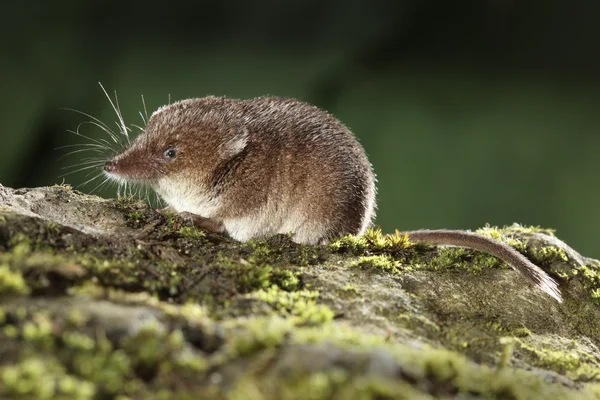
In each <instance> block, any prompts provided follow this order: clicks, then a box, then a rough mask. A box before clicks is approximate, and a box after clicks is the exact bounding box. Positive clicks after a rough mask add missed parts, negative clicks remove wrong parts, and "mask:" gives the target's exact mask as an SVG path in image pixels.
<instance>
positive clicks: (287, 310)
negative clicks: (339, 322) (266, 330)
mask: <svg viewBox="0 0 600 400" xmlns="http://www.w3.org/2000/svg"><path fill="white" fill-rule="evenodd" d="M250 297H252V298H255V299H258V300H261V301H263V302H265V303H267V304H269V305H270V306H272V307H273V308H274V309H275V310H277V311H278V313H279V314H280V315H282V316H284V317H287V318H291V320H293V321H294V323H296V324H322V323H325V322H329V321H331V320H332V319H333V316H334V314H333V311H331V310H330V309H329V308H328V307H327V306H325V305H322V304H317V303H316V299H317V298H318V297H319V293H318V292H315V291H310V290H298V291H295V292H285V291H283V290H281V289H280V288H279V287H277V286H271V287H270V288H268V289H266V290H264V289H261V290H257V291H255V292H253V293H251V294H250Z"/></svg>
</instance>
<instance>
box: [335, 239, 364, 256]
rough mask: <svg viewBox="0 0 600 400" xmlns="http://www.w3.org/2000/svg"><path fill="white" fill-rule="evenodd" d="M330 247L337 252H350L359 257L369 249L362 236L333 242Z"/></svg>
mask: <svg viewBox="0 0 600 400" xmlns="http://www.w3.org/2000/svg"><path fill="white" fill-rule="evenodd" d="M330 247H331V249H332V250H333V251H336V252H349V253H352V254H356V255H358V254H364V252H365V250H366V248H367V241H366V240H365V238H364V237H362V236H353V235H347V236H344V237H342V238H340V239H337V240H335V241H333V242H332V243H331V244H330Z"/></svg>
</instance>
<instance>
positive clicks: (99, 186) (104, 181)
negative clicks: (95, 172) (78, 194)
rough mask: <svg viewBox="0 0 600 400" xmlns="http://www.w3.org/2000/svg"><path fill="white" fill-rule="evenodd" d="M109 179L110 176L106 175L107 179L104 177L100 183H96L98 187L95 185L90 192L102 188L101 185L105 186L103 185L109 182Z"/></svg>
mask: <svg viewBox="0 0 600 400" xmlns="http://www.w3.org/2000/svg"><path fill="white" fill-rule="evenodd" d="M109 180H110V177H108V176H107V177H106V179H104V180H103V181H102V182H100V183H99V184H98V185H96V187H95V188H93V189H92V190H91V191H90V194H92V193H94V192H95V191H96V190H98V189H99V188H101V187H102V186H103V185H104V184H105V183H106V182H108V181H109Z"/></svg>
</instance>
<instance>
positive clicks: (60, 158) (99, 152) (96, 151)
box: [57, 149, 104, 161]
mask: <svg viewBox="0 0 600 400" xmlns="http://www.w3.org/2000/svg"><path fill="white" fill-rule="evenodd" d="M83 151H92V152H94V153H98V154H104V152H103V151H101V150H98V149H79V150H73V151H70V152H68V153H66V154H63V155H62V156H60V157H59V158H58V160H57V161H60V160H62V159H63V158H65V157H67V156H70V155H71V154H76V153H81V152H83Z"/></svg>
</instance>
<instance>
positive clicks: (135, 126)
mask: <svg viewBox="0 0 600 400" xmlns="http://www.w3.org/2000/svg"><path fill="white" fill-rule="evenodd" d="M131 126H133V127H134V128H137V129H139V130H140V131H142V132H144V128H142V127H141V126H139V125H135V124H131Z"/></svg>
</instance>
